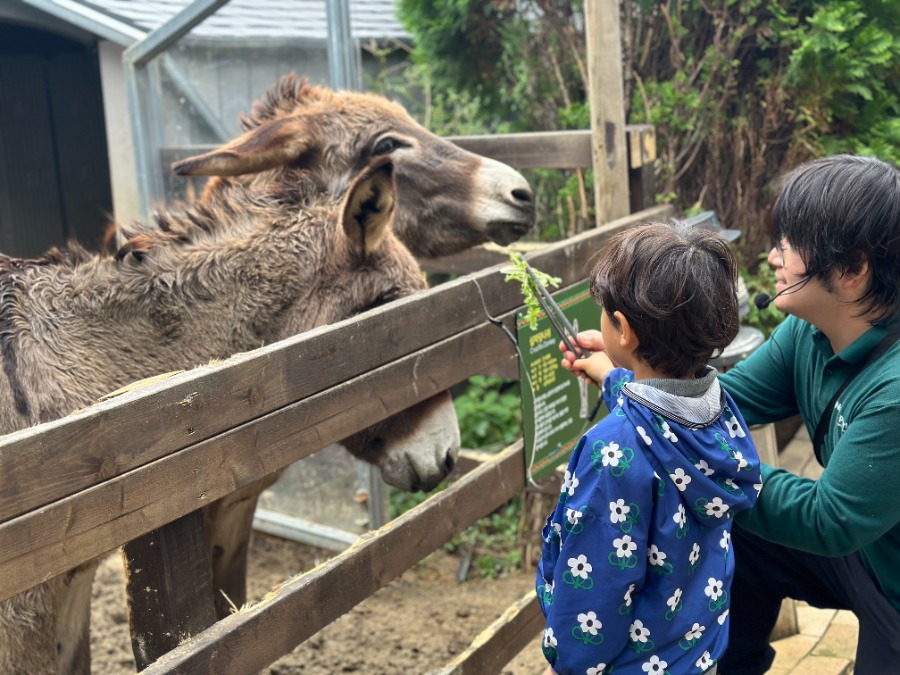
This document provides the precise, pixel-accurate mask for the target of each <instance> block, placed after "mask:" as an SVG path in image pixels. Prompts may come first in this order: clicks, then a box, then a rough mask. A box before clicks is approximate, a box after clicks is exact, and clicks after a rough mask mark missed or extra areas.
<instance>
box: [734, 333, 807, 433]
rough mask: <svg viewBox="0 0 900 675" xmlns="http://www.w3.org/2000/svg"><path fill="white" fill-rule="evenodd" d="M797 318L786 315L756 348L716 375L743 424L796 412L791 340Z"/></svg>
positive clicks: (755, 422)
mask: <svg viewBox="0 0 900 675" xmlns="http://www.w3.org/2000/svg"><path fill="white" fill-rule="evenodd" d="M798 322H799V320H798V319H795V318H793V317H788V318H787V319H786V320H785V321H784V322H782V324H781V325H780V326H778V328H777V329H776V330H775V332H774V333H773V334H772V335H771V336H770V337H769V339H768V340H766V341H765V342H764V343H763V344H762V346H761V347H759V349H757V350H756V351H755V352H753V353H752V354H751V355H750V356H749V357H748V358H747V359H745V360H743V361H740V362H739V363H738V364H737V365H736V366H734V367H733V368H732V369H731V370H729V371H728V372H726V373H722V374H721V375H719V382H720V383H721V385H722V387H724V388H725V391H727V392H728V393H729V394H731V397H732V398H733V399H734V401H735V403H737V406H738V408H739V409H740V411H741V414H742V415H743V416H744V419H745V420H746V422H747V424H765V423H767V422H776V421H778V420H782V419H785V418H787V417H791V416H792V415H796V414H797V412H798V408H797V401H796V398H795V396H794V368H795V365H796V364H795V348H794V342H795V339H796V338H797V332H798V330H799V329H800V325H799V323H798Z"/></svg>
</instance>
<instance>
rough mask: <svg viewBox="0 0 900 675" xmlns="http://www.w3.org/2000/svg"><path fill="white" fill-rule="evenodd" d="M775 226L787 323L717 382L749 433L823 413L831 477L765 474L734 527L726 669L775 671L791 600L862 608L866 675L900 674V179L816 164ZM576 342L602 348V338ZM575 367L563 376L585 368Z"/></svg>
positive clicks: (784, 203) (860, 674)
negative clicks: (786, 603)
mask: <svg viewBox="0 0 900 675" xmlns="http://www.w3.org/2000/svg"><path fill="white" fill-rule="evenodd" d="M772 220H773V230H774V236H775V241H776V242H777V246H776V247H775V248H774V249H773V250H772V252H771V253H770V254H769V262H770V263H771V264H772V265H773V266H774V267H775V276H776V278H777V280H778V283H777V285H776V288H775V290H776V291H777V293H776V295H775V297H774V302H775V306H776V307H777V308H778V309H780V310H781V311H783V312H785V313H787V314H789V315H790V316H789V317H788V318H787V319H786V320H785V321H784V322H783V323H782V324H781V325H780V326H779V328H778V329H777V330H776V331H775V333H774V334H773V335H772V337H771V338H770V339H769V340H768V341H767V342H766V343H765V344H764V345H763V346H762V347H760V348H759V349H758V350H757V351H756V352H754V353H753V354H752V355H751V356H750V357H749V358H748V359H747V360H745V361H743V362H741V363H739V364H738V365H737V366H736V367H735V368H733V369H732V370H731V371H730V372H728V373H725V374H723V375H722V376H721V383H722V386H723V387H724V388H725V389H726V390H727V391H728V392H729V393H730V394H731V395H732V397H733V398H734V400H735V402H736V403H737V405H738V407H739V408H740V410H741V412H742V413H743V415H744V418H745V420H746V421H747V423H749V424H758V423H765V422H774V421H777V420H780V419H784V418H786V417H789V416H791V415H794V414H797V413H799V414H800V415H801V417H802V418H803V421H804V423H805V424H806V427H807V429H808V430H809V433H810V437H811V438H815V436H816V429H817V427H818V425H819V422H820V420H821V419H823V418H824V422H823V424H824V425H825V426H824V428H823V430H824V431H825V436H824V439H823V441H822V443H821V448H820V461H821V462H822V464H823V466H824V467H825V468H824V471H823V474H822V476H821V478H820V479H819V480H818V481H813V480H809V479H805V478H800V477H798V476H795V475H792V474H791V473H789V472H787V471H785V470H783V469H775V468H773V467H769V466H765V465H764V466H763V490H762V493H761V495H760V498H759V501H758V502H757V505H756V507H755V508H754V509H753V510H751V511H749V512H745V513H742V514H740V515H739V516H738V517H737V519H736V527H735V528H734V532H733V543H734V551H735V560H736V574H735V579H734V584H733V586H732V605H731V607H732V610H731V632H730V642H729V645H730V646H729V648H728V651H727V652H726V654H725V656H724V657H723V659H722V660H721V662H720V664H719V665H720V673H722V675H744V674H750V673H753V674H755V673H764V672H765V671H766V670H768V668H769V666H770V665H771V663H772V659H773V657H774V651H773V650H772V648H771V647H770V646H769V643H768V636H769V633H770V632H771V629H772V627H773V626H774V624H775V620H776V618H777V615H778V610H779V607H780V604H781V599H782V598H784V597H793V598H797V599H801V600H806V601H808V602H809V603H810V604H812V605H814V606H818V607H834V608H840V609H849V610H852V611H853V612H854V613H855V614H856V615H857V617H858V618H859V627H860V633H859V645H858V649H857V660H856V665H855V673H856V674H857V675H872V674H874V673H878V674H882V673H892V672H900V575H898V574H897V572H896V570H897V569H898V568H900V498H898V495H897V488H898V486H900V359H898V356H900V344H898V343H897V342H896V332H897V325H898V324H900V171H898V169H897V167H895V166H893V165H891V164H888V163H885V162H882V161H880V160H877V159H874V158H869V157H855V156H849V155H839V156H835V157H830V158H826V159H821V160H816V161H813V162H809V163H807V164H805V165H803V166H801V167H799V168H797V169H796V170H795V171H793V172H792V173H791V174H790V175H788V176H787V178H786V180H785V181H784V183H783V184H782V189H781V192H780V194H779V196H778V199H777V200H776V204H775V207H774V210H773V218H772ZM579 340H580V341H581V343H582V344H583V345H584V346H585V347H588V348H589V349H595V350H597V349H602V348H603V344H602V341H601V340H599V334H597V335H594V334H593V333H591V334H589V335H586V334H581V335H579ZM882 340H886V342H883V343H882ZM892 340H893V342H891V341H892ZM888 344H890V346H888ZM883 349H886V351H884V352H883V353H881V352H882V350H883ZM876 350H877V352H876V353H881V355H880V356H878V357H877V358H875V359H874V360H872V359H869V358H868V357H869V356H870V355H871V353H872V352H873V351H876ZM573 357H574V355H571V354H566V355H565V356H564V359H563V361H564V366H566V367H569V368H571V369H573V370H575V371H580V370H581V368H579V363H578V362H574V363H573ZM869 361H871V362H869ZM860 366H865V367H864V370H863V371H862V372H861V373H860V374H859V376H858V377H854V378H853V379H852V381H850V383H849V384H848V385H847V386H846V389H843V391H841V392H840V393H838V390H839V389H840V388H841V386H842V385H843V383H844V382H845V380H847V379H848V378H849V377H851V376H852V375H853V374H854V373H856V371H857V370H858V369H859V368H860ZM836 393H838V395H837V397H836V398H835V399H834V401H833V402H832V398H833V397H834V396H835V394H836Z"/></svg>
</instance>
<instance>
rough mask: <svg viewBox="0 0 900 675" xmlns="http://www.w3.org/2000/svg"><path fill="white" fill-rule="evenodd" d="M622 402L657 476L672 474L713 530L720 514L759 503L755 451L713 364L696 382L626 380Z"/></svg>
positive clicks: (699, 516)
mask: <svg viewBox="0 0 900 675" xmlns="http://www.w3.org/2000/svg"><path fill="white" fill-rule="evenodd" d="M632 401H634V402H635V403H638V404H639V405H633V404H632ZM618 402H619V405H620V406H621V408H622V410H623V412H624V413H625V416H626V417H627V418H628V419H629V420H630V422H631V423H632V424H633V425H634V426H635V428H636V429H637V431H638V433H639V434H640V436H641V438H642V439H643V441H644V443H645V444H646V448H645V452H646V456H647V458H648V460H649V461H650V463H651V464H652V465H653V468H654V470H655V471H656V473H657V475H659V476H660V477H661V478H665V476H666V475H668V477H669V480H670V481H671V482H672V483H673V484H674V485H675V487H676V488H677V490H678V492H679V496H680V498H681V501H682V502H683V504H684V508H685V509H686V510H687V511H688V512H689V513H692V514H693V515H694V516H696V518H697V520H699V521H700V522H701V524H704V525H708V526H710V527H715V526H717V525H720V524H721V522H722V520H721V518H722V517H723V516H725V517H729V518H730V517H731V516H732V515H733V514H734V513H736V512H738V511H742V510H744V509H748V508H750V507H751V506H752V505H753V504H754V502H755V501H756V496H757V494H758V491H759V489H758V488H759V486H758V485H757V484H758V483H759V466H758V459H757V455H756V450H755V447H754V445H753V441H752V439H751V438H750V434H749V432H748V431H747V425H746V424H745V423H744V420H743V418H741V416H740V413H739V412H738V411H737V408H736V406H735V405H734V403H733V402H732V401H731V399H730V397H729V396H728V395H727V394H726V393H725V391H724V390H723V389H722V388H721V386H720V385H719V381H718V378H717V377H716V371H715V370H714V369H712V368H709V369H708V371H707V373H706V374H705V375H704V377H702V378H698V379H696V380H643V381H641V382H629V383H627V384H625V385H624V386H623V388H622V391H621V395H620V397H619V401H618Z"/></svg>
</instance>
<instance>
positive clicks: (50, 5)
mask: <svg viewBox="0 0 900 675" xmlns="http://www.w3.org/2000/svg"><path fill="white" fill-rule="evenodd" d="M22 2H24V3H25V4H27V5H31V6H32V7H34V8H35V9H39V10H41V11H42V12H46V13H47V14H50V15H52V16H55V17H56V18H58V19H62V20H63V21H67V22H68V23H70V24H72V25H75V26H78V27H79V28H81V29H82V30H86V31H88V32H90V33H93V34H94V35H96V36H97V37H99V38H102V39H104V40H109V41H110V42H114V43H115V44H117V45H120V46H122V47H130V46H131V45H132V44H134V43H135V42H137V41H138V40H140V39H142V38H143V37H144V36H145V35H146V33H145V32H144V31H142V30H140V29H138V28H135V27H134V26H131V25H129V24H127V23H124V22H122V21H118V20H116V19H114V18H112V17H110V16H109V15H107V14H103V13H102V12H98V11H96V10H94V9H91V8H90V7H87V6H85V5H83V4H81V3H80V2H77V1H76V0H22Z"/></svg>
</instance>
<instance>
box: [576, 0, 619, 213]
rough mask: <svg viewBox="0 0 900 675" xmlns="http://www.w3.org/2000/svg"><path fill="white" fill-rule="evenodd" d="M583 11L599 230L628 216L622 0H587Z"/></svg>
mask: <svg viewBox="0 0 900 675" xmlns="http://www.w3.org/2000/svg"><path fill="white" fill-rule="evenodd" d="M584 10H585V13H584V17H585V41H586V42H587V56H588V79H589V80H590V95H589V101H590V104H591V139H592V140H591V149H592V154H593V157H594V197H595V204H596V211H597V226H598V227H599V226H600V225H603V224H605V223H608V222H610V221H613V220H616V219H617V218H622V217H624V216H627V215H628V213H629V201H628V164H627V160H626V149H625V101H624V98H625V93H624V90H623V89H624V88H623V86H622V39H621V35H620V33H621V31H620V28H619V0H586V2H585V3H584Z"/></svg>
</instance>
